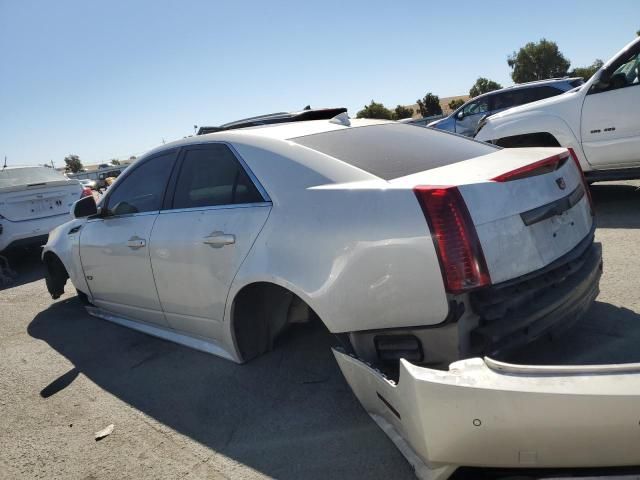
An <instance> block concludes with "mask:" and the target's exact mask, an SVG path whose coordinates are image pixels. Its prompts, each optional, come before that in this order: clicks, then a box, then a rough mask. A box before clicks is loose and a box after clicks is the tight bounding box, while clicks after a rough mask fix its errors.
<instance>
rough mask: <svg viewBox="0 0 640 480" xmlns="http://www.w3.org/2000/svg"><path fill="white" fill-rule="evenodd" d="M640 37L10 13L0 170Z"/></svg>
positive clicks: (334, 17)
mask: <svg viewBox="0 0 640 480" xmlns="http://www.w3.org/2000/svg"><path fill="white" fill-rule="evenodd" d="M516 4H518V5H521V6H516ZM638 29H640V1H638V0H628V1H623V0H617V1H615V2H602V1H569V0H565V1H561V2H558V1H542V0H539V1H533V2H527V3H524V2H512V1H511V2H508V1H489V0H484V1H481V2H479V1H468V2H467V1H462V0H458V1H456V2H435V1H430V2H427V1H388V0H387V1H374V0H369V1H347V0H340V1H331V0H325V1H322V2H316V1H308V2H301V1H299V0H298V1H295V2H293V1H292V2H280V1H269V2H265V1H262V2H258V1H255V2H247V1H234V2H215V1H213V0H211V1H161V0H154V1H143V0H140V1H124V0H123V1H117V0H110V1H103V2H97V1H95V2H94V1H86V0H83V1H65V0H59V1H55V2H52V1H44V0H43V1H40V2H34V1H30V0H0V158H2V157H3V156H4V155H7V156H8V158H9V163H10V164H11V163H13V164H17V163H22V164H24V163H27V164H35V163H43V162H48V161H49V160H53V161H54V162H55V163H56V165H58V166H60V165H62V163H63V158H64V156H65V155H66V154H68V153H76V154H78V155H80V158H81V159H82V160H83V162H84V163H85V164H90V163H97V162H101V161H105V160H108V159H110V158H113V157H123V156H127V155H129V154H140V153H142V152H144V151H146V150H148V149H149V148H152V147H154V146H156V145H158V144H160V143H161V142H162V139H165V140H166V141H170V140H174V139H176V138H181V137H182V136H184V135H188V134H190V133H192V131H193V125H194V124H195V125H216V124H219V123H224V122H226V121H229V120H234V119H238V118H243V117H247V116H251V115H256V114H261V113H268V112H274V111H283V110H295V109H299V108H302V107H304V106H305V105H307V104H311V105H312V106H317V107H320V106H346V107H348V108H349V111H350V113H351V114H353V115H355V112H356V111H357V110H358V109H360V108H362V106H363V105H364V104H366V103H368V102H369V101H370V100H371V99H375V100H376V101H379V102H383V103H384V104H385V105H387V106H389V107H394V106H395V105H397V104H399V103H401V104H407V103H413V102H414V101H415V100H416V99H417V98H419V97H422V96H423V95H424V94H425V93H426V92H427V91H432V92H434V93H436V94H437V95H440V96H441V97H446V96H451V95H458V94H464V93H466V92H468V90H469V88H470V87H471V85H472V84H473V82H474V81H475V79H476V78H477V77H478V76H485V77H488V78H491V79H493V80H496V81H498V82H500V83H502V84H503V85H507V84H510V83H511V82H510V77H509V74H510V70H509V68H508V66H507V63H506V59H507V56H508V55H509V54H510V53H512V52H513V51H514V50H517V49H518V48H519V47H521V46H522V45H524V44H525V43H526V42H528V41H536V40H539V39H540V38H542V37H545V38H547V39H550V40H554V41H556V42H557V43H558V45H559V47H560V50H561V51H562V52H563V53H564V54H565V56H566V57H567V58H568V59H569V60H571V62H572V65H573V66H584V65H588V64H590V63H591V62H593V60H594V59H596V58H601V59H603V60H607V58H609V57H610V56H611V55H613V54H614V53H615V52H617V51H618V50H619V49H620V48H622V47H623V46H624V45H625V44H626V43H627V42H629V41H630V40H632V39H633V37H634V36H635V32H636V30H638Z"/></svg>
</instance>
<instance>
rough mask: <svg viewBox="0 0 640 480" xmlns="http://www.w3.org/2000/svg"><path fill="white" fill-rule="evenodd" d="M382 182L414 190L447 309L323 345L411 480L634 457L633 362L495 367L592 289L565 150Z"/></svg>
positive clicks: (568, 322)
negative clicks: (445, 313)
mask: <svg viewBox="0 0 640 480" xmlns="http://www.w3.org/2000/svg"><path fill="white" fill-rule="evenodd" d="M391 183H393V184H395V185H396V186H398V187H405V188H412V190H413V192H414V194H415V196H416V199H417V202H418V203H419V205H420V208H421V209H422V211H423V213H424V217H425V221H426V224H427V225H428V229H425V230H426V231H427V232H429V234H430V236H431V238H432V240H433V242H434V246H435V250H436V253H437V256H438V260H439V264H440V269H441V275H442V279H443V283H444V287H445V291H446V295H447V301H448V303H449V305H450V312H454V313H453V315H451V314H450V316H449V317H448V318H447V319H446V321H445V322H443V323H442V324H441V325H437V326H430V327H428V328H423V329H420V328H413V327H411V328H405V329H390V330H388V331H370V332H352V333H351V334H350V337H349V338H350V342H348V343H346V348H345V349H344V350H336V351H335V352H334V353H335V357H336V359H337V361H338V364H339V365H340V368H341V370H342V372H343V373H344V376H345V378H346V379H347V382H348V383H349V385H350V386H351V387H352V389H353V391H354V393H355V395H356V396H357V397H358V399H359V400H360V402H361V403H362V405H363V406H364V408H365V409H366V410H367V412H369V414H370V415H371V416H372V418H373V419H374V420H375V421H376V422H377V423H378V425H380V426H381V428H382V429H383V430H384V431H385V432H386V433H387V434H388V435H389V437H390V438H391V439H392V440H393V441H394V442H395V443H396V445H397V446H398V447H399V448H400V450H401V451H402V452H403V454H404V455H405V456H406V457H407V459H408V460H409V461H410V462H411V463H412V465H413V466H414V467H415V468H416V472H417V473H418V476H420V477H423V478H448V477H449V475H451V474H452V473H453V472H454V471H455V470H456V469H458V468H459V467H461V466H464V467H483V468H484V467H493V468H504V469H531V468H534V469H540V468H545V469H565V468H569V469H571V468H596V467H619V466H635V465H639V464H640V452H639V451H638V450H637V449H635V448H632V447H631V445H635V444H636V442H637V441H638V440H639V439H640V427H639V422H640V417H639V416H638V410H637V405H639V404H640V403H639V400H640V364H624V365H595V366H594V365H591V366H580V365H578V366H532V365H515V364H512V363H509V362H508V359H509V358H510V356H511V355H512V354H514V353H515V352H517V351H518V349H519V348H521V347H523V346H525V345H529V344H531V343H532V342H533V341H534V340H536V339H540V338H542V337H544V338H549V337H551V338H556V337H557V336H558V335H559V334H560V333H563V332H565V331H567V330H569V329H570V328H571V327H572V326H573V325H574V324H575V323H576V322H577V320H578V319H579V318H580V317H581V316H582V315H583V314H584V313H585V312H586V311H587V310H588V309H589V307H590V306H591V304H592V303H593V301H594V299H595V298H596V296H597V294H598V293H599V281H600V277H601V275H602V251H601V247H600V245H599V244H597V243H594V228H595V224H594V218H593V206H592V203H591V199H590V195H589V191H588V187H587V185H586V183H585V181H584V178H583V176H582V171H581V170H580V168H579V165H578V164H577V161H576V159H575V158H574V157H573V156H572V154H571V152H569V151H567V150H564V149H526V150H521V151H518V152H514V151H510V150H507V149H505V150H500V151H496V152H493V153H490V154H488V155H484V156H482V157H478V158H474V159H470V160H467V161H464V162H459V163H457V164H454V165H449V166H444V167H441V168H437V169H433V170H430V171H425V172H420V173H417V174H413V175H410V176H407V177H403V178H399V179H397V180H393V181H392V182H391ZM443 332H448V333H446V334H445V333H443ZM367 343H371V344H373V345H374V346H375V348H371V347H369V348H367V346H366V345H367ZM483 357H484V358H483ZM460 359H462V360H460ZM450 362H453V363H451V364H450V365H449V367H448V369H441V368H442V367H443V366H444V365H447V364H448V363H450ZM445 368H446V367H445Z"/></svg>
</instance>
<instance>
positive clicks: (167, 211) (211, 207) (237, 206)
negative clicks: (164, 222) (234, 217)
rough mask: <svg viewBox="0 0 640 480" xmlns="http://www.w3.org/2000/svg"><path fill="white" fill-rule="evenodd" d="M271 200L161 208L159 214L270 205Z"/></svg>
mask: <svg viewBox="0 0 640 480" xmlns="http://www.w3.org/2000/svg"><path fill="white" fill-rule="evenodd" d="M271 205H272V203H271V202H253V203H226V204H224V205H209V206H207V207H190V208H172V209H166V210H161V211H160V212H159V214H160V215H166V214H168V213H186V212H199V211H208V210H229V209H233V208H252V207H270V206H271Z"/></svg>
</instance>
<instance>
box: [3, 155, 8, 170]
mask: <svg viewBox="0 0 640 480" xmlns="http://www.w3.org/2000/svg"><path fill="white" fill-rule="evenodd" d="M5 168H7V156H6V155H5V156H4V167H2V169H3V170H4V169H5Z"/></svg>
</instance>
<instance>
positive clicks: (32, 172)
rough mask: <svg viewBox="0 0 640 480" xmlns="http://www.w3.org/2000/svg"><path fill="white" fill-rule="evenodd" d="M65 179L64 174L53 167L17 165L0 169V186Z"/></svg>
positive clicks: (15, 185)
mask: <svg viewBox="0 0 640 480" xmlns="http://www.w3.org/2000/svg"><path fill="white" fill-rule="evenodd" d="M61 180H62V181H64V180H66V178H65V176H64V175H62V174H61V173H60V172H58V171H56V170H54V169H53V168H46V167H19V168H5V169H2V170H0V188H7V187H17V186H22V185H25V186H26V185H33V184H38V183H46V182H59V181H61Z"/></svg>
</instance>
